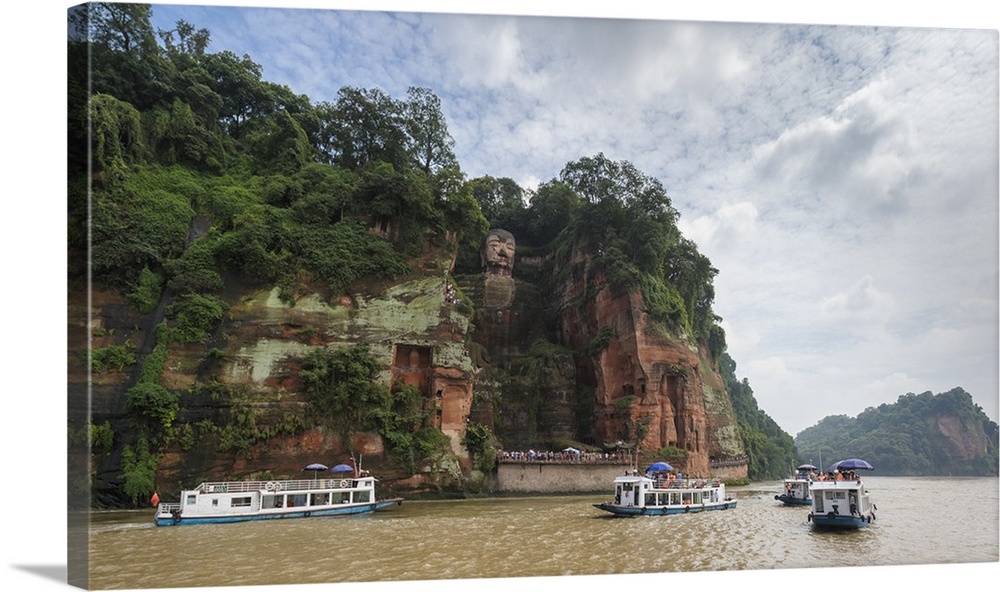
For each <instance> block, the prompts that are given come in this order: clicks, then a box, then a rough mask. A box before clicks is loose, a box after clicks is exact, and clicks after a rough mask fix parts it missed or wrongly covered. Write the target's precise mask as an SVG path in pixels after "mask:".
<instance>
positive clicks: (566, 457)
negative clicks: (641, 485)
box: [497, 448, 628, 464]
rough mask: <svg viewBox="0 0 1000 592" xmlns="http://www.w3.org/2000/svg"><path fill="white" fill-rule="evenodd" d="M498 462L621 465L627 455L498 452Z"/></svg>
mask: <svg viewBox="0 0 1000 592" xmlns="http://www.w3.org/2000/svg"><path fill="white" fill-rule="evenodd" d="M497 461H499V462H576V463H595V464H597V463H623V462H628V453H627V452H625V451H621V452H585V451H583V450H577V449H576V448H566V449H564V450H527V451H521V450H499V451H497Z"/></svg>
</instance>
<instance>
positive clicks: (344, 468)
mask: <svg viewBox="0 0 1000 592" xmlns="http://www.w3.org/2000/svg"><path fill="white" fill-rule="evenodd" d="M330 472H331V473H353V472H354V467H352V466H351V465H345V464H339V465H337V466H335V467H333V468H331V469H330Z"/></svg>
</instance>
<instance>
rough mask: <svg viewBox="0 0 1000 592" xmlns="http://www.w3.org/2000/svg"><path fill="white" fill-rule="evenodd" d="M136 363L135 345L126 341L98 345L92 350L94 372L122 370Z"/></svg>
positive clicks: (91, 358)
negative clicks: (102, 345) (117, 343)
mask: <svg viewBox="0 0 1000 592" xmlns="http://www.w3.org/2000/svg"><path fill="white" fill-rule="evenodd" d="M134 363H135V345H133V344H132V342H131V341H126V342H125V343H122V344H121V345H108V346H105V347H96V348H94V349H92V350H91V352H90V369H91V372H93V373H94V374H100V373H102V372H111V371H117V372H121V371H122V370H124V369H125V367H126V366H131V365H132V364H134Z"/></svg>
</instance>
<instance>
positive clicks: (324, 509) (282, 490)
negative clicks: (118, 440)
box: [154, 471, 403, 526]
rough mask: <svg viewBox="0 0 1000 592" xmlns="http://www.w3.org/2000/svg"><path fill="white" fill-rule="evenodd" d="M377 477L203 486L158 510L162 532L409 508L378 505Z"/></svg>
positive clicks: (383, 502)
mask: <svg viewBox="0 0 1000 592" xmlns="http://www.w3.org/2000/svg"><path fill="white" fill-rule="evenodd" d="M375 482H376V479H375V477H372V476H370V475H368V474H367V473H365V472H363V471H361V472H359V473H358V475H357V476H355V475H353V474H352V475H349V476H345V477H334V478H323V479H298V480H273V481H224V482H214V483H202V484H200V485H199V486H198V487H196V488H195V489H190V490H186V491H182V492H181V499H180V502H179V503H160V504H158V505H157V510H156V515H155V518H154V521H155V523H156V525H157V526H174V525H180V524H209V523H220V522H244V521H247V520H273V519H280V518H309V517H314V516H342V515H348V514H364V513H368V512H374V511H376V510H381V509H382V508H387V507H389V506H395V505H399V504H402V503H403V499H402V498H391V499H378V498H377V497H376V496H375Z"/></svg>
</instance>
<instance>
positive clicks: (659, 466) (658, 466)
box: [646, 460, 674, 473]
mask: <svg viewBox="0 0 1000 592" xmlns="http://www.w3.org/2000/svg"><path fill="white" fill-rule="evenodd" d="M672 470H674V468H673V467H672V466H670V465H668V464H667V463H665V462H663V461H662V460H661V461H659V462H655V463H653V464H651V465H649V466H648V467H646V472H647V473H652V472H655V471H672Z"/></svg>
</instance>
